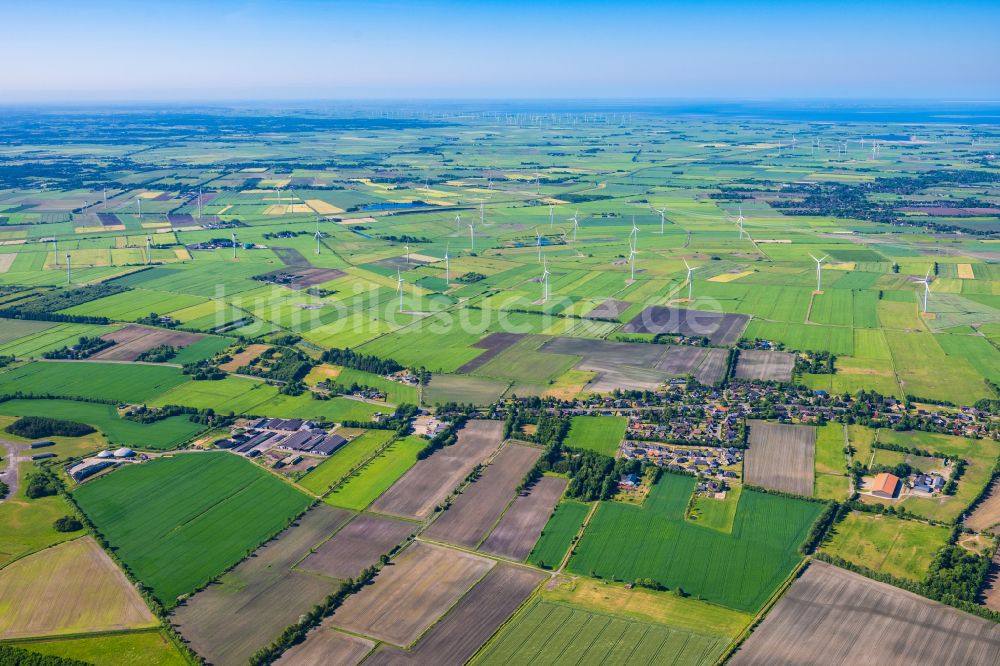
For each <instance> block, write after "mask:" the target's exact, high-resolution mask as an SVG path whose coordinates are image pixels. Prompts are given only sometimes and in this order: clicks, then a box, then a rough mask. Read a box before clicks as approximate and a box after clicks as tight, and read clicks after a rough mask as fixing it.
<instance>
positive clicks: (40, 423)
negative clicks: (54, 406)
mask: <svg viewBox="0 0 1000 666" xmlns="http://www.w3.org/2000/svg"><path fill="white" fill-rule="evenodd" d="M4 430H5V431H6V432H9V433H10V434H12V435H17V436H18V437H24V438H25V439H38V438H39V437H83V436H84V435H89V434H90V433H92V432H94V429H93V428H92V427H91V426H89V425H87V424H86V423H77V422H76V421H65V420H63V419H53V418H49V417H47V416H22V417H21V418H19V419H17V420H16V421H14V422H13V423H11V424H10V425H9V426H7V427H6V428H4Z"/></svg>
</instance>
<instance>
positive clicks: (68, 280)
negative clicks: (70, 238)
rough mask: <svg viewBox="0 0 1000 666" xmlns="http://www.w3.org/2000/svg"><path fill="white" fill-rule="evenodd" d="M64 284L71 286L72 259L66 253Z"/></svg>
mask: <svg viewBox="0 0 1000 666" xmlns="http://www.w3.org/2000/svg"><path fill="white" fill-rule="evenodd" d="M66 284H73V259H72V258H71V257H70V256H69V252H67V253H66Z"/></svg>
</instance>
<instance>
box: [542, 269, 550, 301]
mask: <svg viewBox="0 0 1000 666" xmlns="http://www.w3.org/2000/svg"><path fill="white" fill-rule="evenodd" d="M542 267H543V269H544V270H542V280H543V281H544V282H545V289H544V291H543V292H542V303H545V302H546V301H548V300H549V262H548V261H544V262H542Z"/></svg>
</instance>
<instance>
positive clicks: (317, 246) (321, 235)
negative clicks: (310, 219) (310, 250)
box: [313, 215, 323, 254]
mask: <svg viewBox="0 0 1000 666" xmlns="http://www.w3.org/2000/svg"><path fill="white" fill-rule="evenodd" d="M313 235H314V236H315V238H316V254H319V240H320V238H322V237H323V234H321V233H320V231H319V215H317V216H316V233H315V234H313Z"/></svg>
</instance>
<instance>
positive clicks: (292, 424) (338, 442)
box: [215, 418, 347, 458]
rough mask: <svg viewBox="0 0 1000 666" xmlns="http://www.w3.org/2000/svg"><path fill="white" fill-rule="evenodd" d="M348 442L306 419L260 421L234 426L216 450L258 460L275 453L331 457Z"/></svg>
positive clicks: (218, 442) (263, 419)
mask: <svg viewBox="0 0 1000 666" xmlns="http://www.w3.org/2000/svg"><path fill="white" fill-rule="evenodd" d="M346 443H347V440H346V439H344V438H343V437H341V436H340V435H334V434H331V433H329V432H327V431H326V430H324V429H322V428H318V427H316V424H315V423H314V422H313V421H306V420H303V419H270V418H258V419H253V420H250V421H245V422H237V423H236V424H234V427H233V429H232V432H231V434H230V436H229V437H228V438H226V439H221V440H218V441H217V442H216V443H215V444H216V446H218V447H220V448H224V449H229V450H231V451H234V452H236V453H239V454H242V455H244V456H247V457H248V458H254V457H256V456H259V455H260V454H261V453H264V452H266V451H270V450H272V449H279V450H282V451H287V452H289V454H291V455H293V456H294V455H299V454H306V455H313V456H328V455H330V454H331V453H333V452H334V451H336V450H337V449H339V448H340V447H341V446H343V445H344V444H346Z"/></svg>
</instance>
